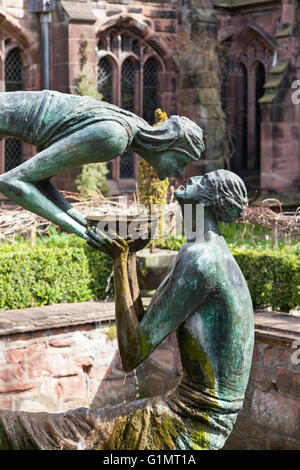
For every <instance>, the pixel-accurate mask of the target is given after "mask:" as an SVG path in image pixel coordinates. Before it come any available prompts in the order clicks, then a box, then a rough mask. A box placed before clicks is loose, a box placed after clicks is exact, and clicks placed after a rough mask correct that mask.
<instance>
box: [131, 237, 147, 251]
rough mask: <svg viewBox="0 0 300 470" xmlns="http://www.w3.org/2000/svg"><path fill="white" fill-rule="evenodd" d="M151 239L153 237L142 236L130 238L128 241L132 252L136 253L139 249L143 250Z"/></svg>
mask: <svg viewBox="0 0 300 470" xmlns="http://www.w3.org/2000/svg"><path fill="white" fill-rule="evenodd" d="M150 241H151V237H150V238H147V239H146V240H143V239H142V238H138V239H137V240H132V239H130V238H129V239H128V240H127V243H128V246H129V251H130V253H136V252H137V251H140V250H143V248H145V247H146V246H147V245H148V243H149V242H150Z"/></svg>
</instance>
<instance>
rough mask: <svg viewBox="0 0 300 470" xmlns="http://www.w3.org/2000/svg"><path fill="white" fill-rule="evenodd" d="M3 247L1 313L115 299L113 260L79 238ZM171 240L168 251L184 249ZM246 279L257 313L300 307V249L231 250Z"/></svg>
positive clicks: (0, 252) (0, 266)
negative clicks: (25, 308)
mask: <svg viewBox="0 0 300 470" xmlns="http://www.w3.org/2000/svg"><path fill="white" fill-rule="evenodd" d="M45 239H46V241H45V240H44V241H38V242H37V245H36V246H35V247H34V248H31V247H30V245H29V244H28V243H26V242H25V243H20V244H12V245H10V244H1V245H0V309H14V308H24V307H31V306H41V305H47V304H53V303H59V302H83V301H88V300H93V299H105V298H106V297H107V295H108V294H110V295H112V294H113V279H112V280H111V281H112V282H111V283H110V288H109V291H108V292H106V287H107V281H108V278H109V275H110V274H111V272H112V263H111V260H110V259H109V258H108V257H107V256H105V255H103V254H101V253H99V252H97V251H95V250H93V249H91V248H90V247H89V246H87V245H86V243H85V242H84V241H81V240H80V239H78V238H76V237H68V236H66V237H61V236H59V237H52V238H51V237H49V238H48V240H47V238H46V237H45ZM182 243H183V241H182V240H179V241H176V240H175V241H174V240H173V241H172V240H169V241H168V243H167V246H165V248H168V249H172V248H173V249H174V248H175V249H176V250H178V249H180V247H181V245H182ZM231 251H232V253H233V255H234V257H235V259H236V260H237V262H238V264H239V266H240V267H241V269H242V271H243V273H244V276H245V278H246V280H247V283H248V286H249V290H250V293H251V296H252V300H253V305H254V308H255V309H260V308H265V307H267V306H271V307H272V309H273V310H279V311H282V312H288V311H289V310H291V309H294V308H296V307H297V306H299V305H300V257H299V253H300V250H299V248H296V247H294V248H292V247H291V248H285V249H280V250H274V249H264V250H262V249H252V248H243V247H239V248H231Z"/></svg>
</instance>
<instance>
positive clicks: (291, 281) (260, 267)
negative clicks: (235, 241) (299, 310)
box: [231, 248, 300, 312]
mask: <svg viewBox="0 0 300 470" xmlns="http://www.w3.org/2000/svg"><path fill="white" fill-rule="evenodd" d="M231 252H232V254H233V256H234V257H235V259H236V261H237V263H238V264H239V266H240V268H241V270H242V271H243V274H244V276H245V279H246V281H247V283H248V287H249V291H250V294H251V297H252V301H253V307H254V308H255V309H260V308H265V307H268V306H271V307H272V309H273V310H279V311H281V312H289V310H292V309H295V308H296V307H297V306H299V305H300V256H299V253H300V250H299V249H295V248H294V249H293V248H291V249H281V250H274V249H268V250H257V249H251V248H246V249H242V248H232V249H231Z"/></svg>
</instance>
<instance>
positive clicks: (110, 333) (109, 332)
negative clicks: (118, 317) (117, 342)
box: [103, 325, 117, 342]
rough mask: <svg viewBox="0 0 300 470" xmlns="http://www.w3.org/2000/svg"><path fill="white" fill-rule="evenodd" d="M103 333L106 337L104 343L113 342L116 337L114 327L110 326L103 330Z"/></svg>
mask: <svg viewBox="0 0 300 470" xmlns="http://www.w3.org/2000/svg"><path fill="white" fill-rule="evenodd" d="M103 333H104V334H105V335H106V341H107V342H108V341H113V340H114V339H115V338H116V337H117V328H116V325H112V326H110V327H109V328H105V329H104V330H103Z"/></svg>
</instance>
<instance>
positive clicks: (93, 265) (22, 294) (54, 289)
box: [0, 239, 113, 309]
mask: <svg viewBox="0 0 300 470" xmlns="http://www.w3.org/2000/svg"><path fill="white" fill-rule="evenodd" d="M74 241H75V240H74V239H73V240H72V242H70V243H69V245H65V246H64V247H57V246H47V245H46V244H37V246H36V247H34V248H31V247H30V246H29V245H27V244H23V245H12V246H9V245H2V246H1V250H0V308H1V309H14V308H24V307H32V306H41V305H47V304H53V303H59V302H84V301H88V300H92V299H104V298H105V297H106V296H107V294H108V293H106V292H105V289H106V285H107V280H108V277H109V274H110V273H111V270H112V263H111V261H110V259H109V258H108V257H107V256H105V255H103V254H101V253H99V252H96V251H95V250H92V249H91V248H90V247H88V246H84V245H83V244H82V243H81V244H80V243H76V242H75V243H74V245H73V246H72V243H73V242H74ZM112 284H113V283H112ZM109 293H110V294H112V288H111V289H110V292H109Z"/></svg>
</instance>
